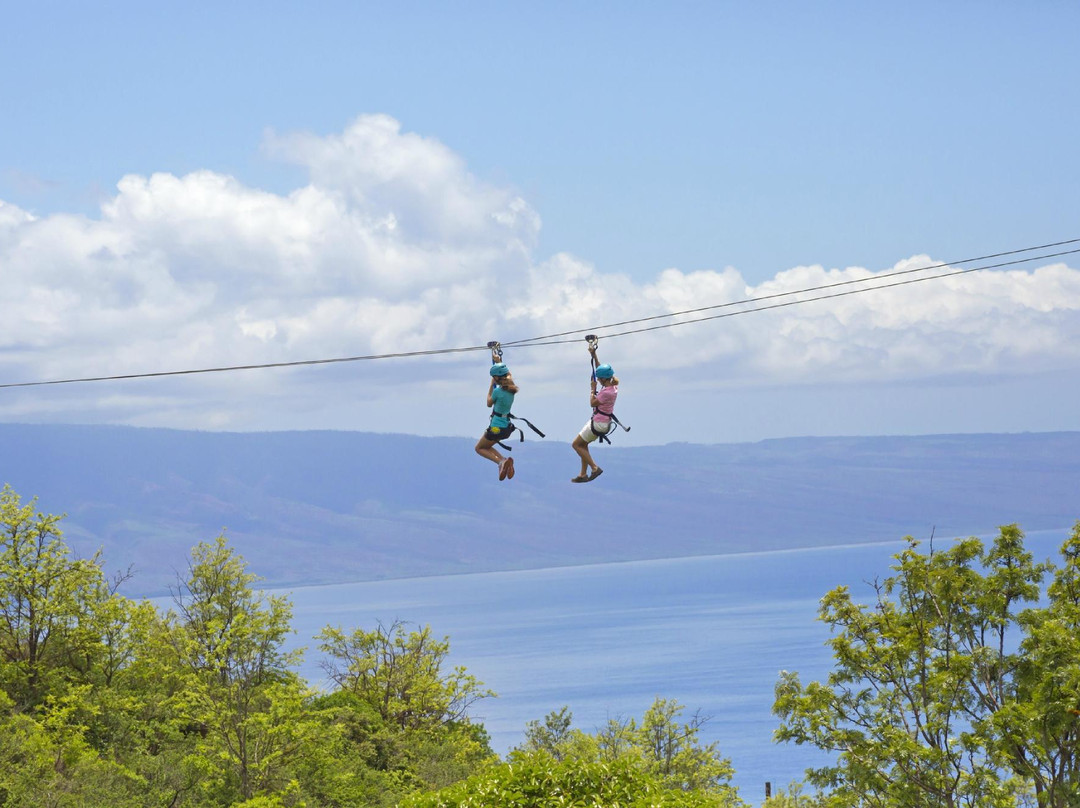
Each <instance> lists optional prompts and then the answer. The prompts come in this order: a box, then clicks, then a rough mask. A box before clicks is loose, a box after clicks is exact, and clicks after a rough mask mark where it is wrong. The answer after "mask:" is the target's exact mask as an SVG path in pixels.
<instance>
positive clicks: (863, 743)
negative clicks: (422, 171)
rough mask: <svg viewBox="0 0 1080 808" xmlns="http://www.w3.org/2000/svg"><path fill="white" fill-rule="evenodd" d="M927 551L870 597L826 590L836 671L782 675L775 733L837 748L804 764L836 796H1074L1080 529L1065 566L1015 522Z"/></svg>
mask: <svg viewBox="0 0 1080 808" xmlns="http://www.w3.org/2000/svg"><path fill="white" fill-rule="evenodd" d="M918 546H919V544H918V542H916V541H914V540H910V539H909V543H908V547H907V549H906V550H905V551H904V552H902V553H901V554H899V555H898V556H897V564H896V565H895V566H894V567H893V570H894V573H895V574H894V575H892V576H890V577H888V578H887V579H886V580H885V581H883V582H880V583H878V584H876V586H875V589H876V599H875V602H874V603H873V604H872V605H870V606H864V605H859V604H856V603H854V602H853V601H852V599H851V596H850V593H849V592H848V590H847V588H846V587H841V588H839V589H836V590H833V591H832V592H830V593H828V594H827V595H826V596H825V598H823V600H822V605H821V619H822V620H824V621H825V622H826V623H828V624H829V625H830V626H831V627H832V628H833V631H834V637H833V638H832V640H831V641H830V645H831V647H832V650H833V654H834V658H835V664H834V669H833V672H832V673H831V674H830V675H829V677H828V680H827V681H826V682H824V683H821V682H811V683H809V684H807V685H803V684H802V683H801V682H800V680H799V677H798V676H797V674H794V673H783V674H782V675H781V678H780V681H779V682H778V684H777V686H776V701H775V704H774V711H775V712H776V713H777V715H779V716H780V718H781V719H782V723H781V726H780V728H779V730H778V731H777V738H778V739H779V740H782V741H791V742H795V743H808V744H812V745H814V746H817V747H819V748H821V749H824V750H827V751H830V752H833V753H835V754H836V763H835V764H833V765H830V766H825V767H822V768H820V769H817V770H814V771H811V772H810V773H809V774H810V780H811V782H813V783H814V784H816V785H818V786H820V787H823V788H826V789H829V790H830V792H831V797H830V802H829V804H830V805H837V806H846V805H860V806H861V805H868V806H882V807H883V808H884V807H885V806H907V805H936V806H943V807H945V806H947V807H948V808H960V807H961V806H963V807H964V808H976V807H977V808H993V807H994V806H1002V808H1004V807H1005V806H1014V805H1016V804H1017V803H1018V801H1022V800H1024V799H1025V795H1027V794H1031V795H1032V797H1033V799H1034V801H1035V803H1036V804H1037V805H1038V806H1040V808H1065V807H1066V806H1075V805H1077V804H1080V802H1078V798H1077V796H1076V795H1077V794H1080V778H1078V776H1077V775H1078V771H1077V759H1076V755H1075V753H1074V750H1075V749H1076V748H1077V733H1078V731H1080V642H1078V641H1077V637H1078V636H1080V635H1078V633H1077V632H1078V630H1080V608H1078V607H1077V604H1078V603H1080V585H1078V580H1080V566H1078V559H1080V523H1078V525H1077V527H1076V528H1075V529H1074V530H1073V533H1072V536H1071V537H1070V539H1069V540H1068V541H1067V542H1066V543H1065V545H1064V546H1063V548H1062V557H1063V560H1064V566H1062V567H1061V568H1056V567H1053V566H1052V565H1050V564H1045V563H1035V561H1034V559H1033V557H1032V555H1031V554H1030V553H1029V552H1028V551H1027V550H1026V549H1025V548H1024V544H1023V534H1022V533H1021V532H1020V530H1019V529H1018V528H1017V527H1016V526H1015V525H1008V526H1005V527H1002V528H1001V530H1000V533H999V535H998V536H997V538H996V539H995V540H994V542H993V543H992V545H991V546H990V547H989V548H987V547H985V546H984V545H983V543H982V542H980V541H979V540H977V539H967V540H964V541H958V542H956V543H955V544H954V545H953V546H952V547H950V548H949V549H947V550H944V551H941V550H933V549H932V550H931V552H929V553H925V554H924V553H920V552H919V551H918ZM1051 571H1052V573H1053V582H1052V584H1051V585H1050V587H1049V589H1048V590H1047V591H1046V592H1045V593H1043V590H1042V587H1041V584H1042V582H1043V581H1044V579H1045V578H1046V576H1047V574H1048V573H1050V572H1051ZM1044 594H1045V599H1044V600H1043V601H1040V597H1042V596H1043V595H1044Z"/></svg>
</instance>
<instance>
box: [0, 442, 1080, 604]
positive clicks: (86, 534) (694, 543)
mask: <svg viewBox="0 0 1080 808" xmlns="http://www.w3.org/2000/svg"><path fill="white" fill-rule="evenodd" d="M472 446H473V441H472V440H471V439H467V438H422V437H415V436H409V435H384V434H370V433H356V432H319V431H313V432H270V433H221V432H186V431H176V430H166V429H142V428H134V427H106V426H74V425H61V426H56V425H25V424H0V483H5V482H6V483H9V484H11V486H12V487H13V488H14V489H15V491H16V492H17V493H18V494H20V496H22V497H23V498H24V499H29V498H31V497H34V496H37V497H38V498H39V502H38V507H39V509H40V510H43V511H46V512H51V513H56V512H65V513H67V514H68V518H67V519H65V521H64V530H65V533H66V535H67V537H68V540H69V542H70V543H71V544H72V546H73V547H75V548H76V550H77V551H78V552H79V553H80V554H83V555H86V554H89V553H92V552H93V551H94V550H96V549H97V548H98V547H103V548H104V553H105V558H106V564H107V568H108V569H110V570H114V569H120V568H126V567H127V566H128V565H134V567H135V571H136V577H135V578H134V579H133V581H132V582H131V584H130V585H129V586H128V588H127V591H128V592H129V593H133V594H143V595H159V594H164V593H165V591H166V590H167V587H168V586H169V584H170V583H172V582H174V581H175V576H176V574H177V572H183V571H184V570H185V569H186V558H187V555H188V551H189V550H190V548H191V547H192V546H193V545H194V544H196V543H197V542H199V541H203V540H210V539H213V538H214V537H215V536H216V535H218V533H220V532H221V530H222V529H225V530H226V531H227V534H228V536H229V538H230V541H231V542H232V543H233V544H234V545H235V546H236V547H237V548H238V549H239V550H240V552H242V553H243V554H244V556H245V557H246V558H247V560H248V562H249V566H250V569H251V571H253V572H255V573H256V574H259V575H261V576H262V577H263V578H264V579H265V585H267V586H278V585H302V584H318V583H332V582H343V581H355V580H373V579H378V578H387V577H409V576H419V575H437V574H449V573H461V572H479V571H489V570H501V569H525V568H536V567H547V566H560V565H572V564H586V563H599V562H606V561H623V560H634V559H645V558H666V557H677V556H691V555H706V554H721V553H731V552H745V551H752V550H775V549H784V548H792V547H805V546H820V545H829V544H844V543H853V542H874V541H893V540H898V539H900V538H902V537H903V536H905V535H907V534H911V535H914V536H916V537H917V538H927V537H929V535H930V533H931V531H932V530H933V531H935V533H936V535H937V536H938V537H939V538H954V537H956V536H966V535H982V534H987V533H992V532H994V531H995V530H996V528H997V526H998V525H1000V524H1004V523H1008V522H1019V523H1020V525H1021V527H1022V528H1024V529H1025V530H1029V531H1034V530H1049V529H1058V528H1063V527H1068V526H1071V525H1072V524H1073V523H1074V522H1075V521H1076V520H1077V519H1078V518H1080V496H1078V493H1080V432H1057V433H1023V434H1007V435H931V436H918V437H854V438H787V439H773V440H765V441H761V442H758V443H745V444H717V445H695V444H681V443H680V444H669V445H667V446H654V447H619V446H615V447H602V448H599V449H598V450H597V454H598V460H599V461H600V463H601V465H603V466H604V468H605V471H606V473H605V474H604V476H603V477H601V478H600V479H599V480H597V481H596V482H593V483H590V484H588V485H571V484H570V483H569V482H568V481H569V478H570V477H571V476H573V475H574V474H576V473H577V465H578V461H577V457H576V455H574V454H573V452H572V450H571V449H570V447H569V445H568V444H567V443H566V442H561V441H560V442H554V441H551V440H547V441H540V440H536V441H533V440H527V441H526V442H525V443H524V444H518V443H514V444H513V446H514V457H515V458H516V461H517V469H518V473H517V475H516V477H515V479H514V480H512V481H506V482H503V483H500V482H499V481H498V480H497V478H496V473H495V467H494V465H493V464H491V463H489V462H487V461H485V460H483V459H481V458H479V457H477V456H476V455H475V454H474V453H473V450H472Z"/></svg>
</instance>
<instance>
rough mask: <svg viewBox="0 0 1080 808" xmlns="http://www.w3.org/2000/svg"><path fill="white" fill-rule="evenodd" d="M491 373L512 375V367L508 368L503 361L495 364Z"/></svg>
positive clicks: (494, 374) (493, 374)
mask: <svg viewBox="0 0 1080 808" xmlns="http://www.w3.org/2000/svg"><path fill="white" fill-rule="evenodd" d="M491 375H492V376H509V375H510V368H508V367H507V366H506V365H504V364H503V363H502V362H499V363H498V364H495V365H492V366H491Z"/></svg>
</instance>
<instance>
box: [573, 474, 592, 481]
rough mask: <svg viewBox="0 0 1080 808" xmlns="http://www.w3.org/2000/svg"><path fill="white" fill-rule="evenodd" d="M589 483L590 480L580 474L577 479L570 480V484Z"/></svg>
mask: <svg viewBox="0 0 1080 808" xmlns="http://www.w3.org/2000/svg"><path fill="white" fill-rule="evenodd" d="M588 481H589V478H588V477H586V476H585V475H584V474H579V475H578V476H577V477H574V478H573V479H571V480H570V482H572V483H587V482H588Z"/></svg>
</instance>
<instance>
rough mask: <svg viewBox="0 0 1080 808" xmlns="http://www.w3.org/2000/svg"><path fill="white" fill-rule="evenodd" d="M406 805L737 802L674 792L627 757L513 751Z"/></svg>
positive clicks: (699, 807)
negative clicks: (563, 756)
mask: <svg viewBox="0 0 1080 808" xmlns="http://www.w3.org/2000/svg"><path fill="white" fill-rule="evenodd" d="M402 805H403V806H405V808H525V807H526V806H528V808H557V806H570V805H580V806H605V808H729V807H732V806H736V805H742V803H740V802H737V801H732V800H731V799H730V798H728V797H725V796H721V795H718V794H713V793H709V792H706V791H700V790H693V791H679V790H675V789H671V788H669V787H668V786H667V785H666V784H665V783H663V782H662V780H661V779H660V778H659V777H657V776H656V775H655V774H652V773H651V772H649V770H648V769H647V768H646V767H644V766H641V765H640V763H639V762H637V761H635V760H634V759H633V758H632V757H622V758H620V759H618V760H615V761H602V760H598V759H591V760H590V759H585V758H581V757H569V758H566V759H564V760H561V761H560V760H556V759H555V758H554V757H552V756H551V755H550V754H548V753H547V752H542V751H533V752H525V751H515V752H512V753H511V754H510V757H509V760H507V762H505V763H502V764H500V765H497V766H492V767H490V768H488V769H485V770H484V771H482V772H480V773H479V774H476V775H473V776H472V777H470V778H469V779H467V780H465V781H463V782H461V783H458V784H456V785H453V786H450V787H449V788H445V789H443V790H442V791H439V792H437V793H434V794H424V795H419V796H414V797H412V798H409V799H407V800H405V801H404V802H403V803H402Z"/></svg>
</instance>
